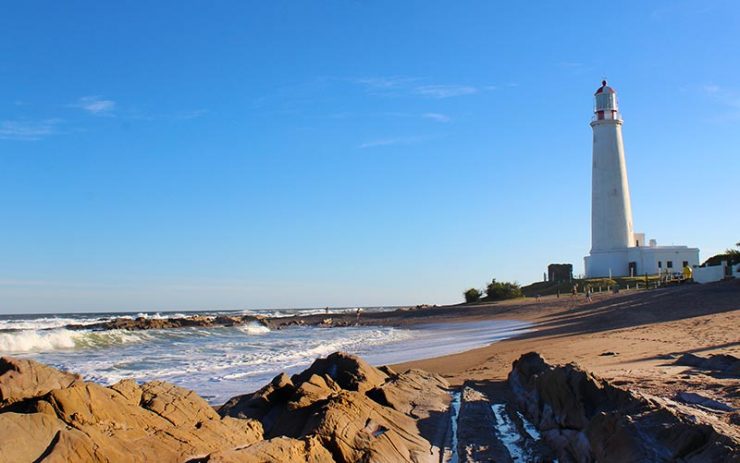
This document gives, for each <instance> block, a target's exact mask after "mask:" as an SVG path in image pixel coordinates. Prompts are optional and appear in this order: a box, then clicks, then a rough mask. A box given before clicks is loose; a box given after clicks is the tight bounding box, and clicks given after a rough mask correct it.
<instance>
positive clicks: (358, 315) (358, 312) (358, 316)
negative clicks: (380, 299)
mask: <svg viewBox="0 0 740 463" xmlns="http://www.w3.org/2000/svg"><path fill="white" fill-rule="evenodd" d="M361 313H362V307H358V308H357V322H356V323H357V324H358V325H359V324H360V314H361Z"/></svg>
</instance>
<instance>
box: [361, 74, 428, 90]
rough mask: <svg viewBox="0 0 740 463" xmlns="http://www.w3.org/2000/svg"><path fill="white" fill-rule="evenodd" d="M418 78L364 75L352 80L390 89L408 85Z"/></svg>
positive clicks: (376, 87) (374, 87)
mask: <svg viewBox="0 0 740 463" xmlns="http://www.w3.org/2000/svg"><path fill="white" fill-rule="evenodd" d="M416 80H417V79H415V78H413V77H362V78H359V79H353V80H352V81H353V82H354V83H356V84H360V85H363V86H365V87H368V88H371V89H375V90H390V89H394V88H399V87H404V86H407V85H408V84H410V83H412V82H414V81H416Z"/></svg>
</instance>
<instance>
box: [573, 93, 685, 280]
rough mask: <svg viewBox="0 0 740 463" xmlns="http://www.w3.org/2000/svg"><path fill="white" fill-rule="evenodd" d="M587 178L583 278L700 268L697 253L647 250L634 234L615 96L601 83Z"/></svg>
mask: <svg viewBox="0 0 740 463" xmlns="http://www.w3.org/2000/svg"><path fill="white" fill-rule="evenodd" d="M594 96H595V105H594V117H593V120H592V121H591V128H592V129H593V171H592V178H591V253H590V255H589V256H586V258H585V264H586V276H587V277H588V278H593V277H606V276H609V277H611V276H631V275H632V276H636V275H641V274H644V273H649V274H655V273H677V272H680V271H681V269H682V268H683V266H686V265H689V266H694V265H698V264H699V250H698V249H697V248H688V247H686V246H657V243H656V242H655V240H650V245H649V246H647V247H646V246H645V242H644V241H645V235H644V234H641V233H640V234H635V232H634V229H633V226H632V204H631V201H630V189H629V183H628V182H627V165H626V163H625V159H624V142H623V141H622V117H621V115H620V113H619V105H618V104H617V92H615V91H614V89H613V88H611V87H609V86H608V85H607V84H606V81H605V80H604V81H602V82H601V87H599V88H598V89H597V90H596V93H595V95H594Z"/></svg>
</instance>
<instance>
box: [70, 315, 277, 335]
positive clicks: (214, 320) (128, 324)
mask: <svg viewBox="0 0 740 463" xmlns="http://www.w3.org/2000/svg"><path fill="white" fill-rule="evenodd" d="M264 320H265V319H264V318H263V317H254V316H251V315H238V316H236V315H235V316H218V317H207V316H203V315H193V316H190V317H174V318H146V317H138V318H134V319H131V318H116V319H113V320H109V321H105V322H99V323H92V324H87V325H79V324H71V325H66V326H65V328H66V329H69V330H128V331H137V330H164V329H171V328H192V327H203V328H213V327H220V326H239V325H246V324H247V323H259V324H261V325H263V326H266V325H265V321H264Z"/></svg>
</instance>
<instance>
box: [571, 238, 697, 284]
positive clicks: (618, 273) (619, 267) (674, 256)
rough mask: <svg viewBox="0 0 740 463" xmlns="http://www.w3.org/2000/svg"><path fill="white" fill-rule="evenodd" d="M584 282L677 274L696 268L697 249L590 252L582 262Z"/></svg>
mask: <svg viewBox="0 0 740 463" xmlns="http://www.w3.org/2000/svg"><path fill="white" fill-rule="evenodd" d="M584 261H585V267H586V277H587V278H599V277H623V276H638V275H644V274H648V275H655V274H661V273H662V274H666V273H667V274H671V273H680V272H681V270H682V269H683V267H685V266H687V265H688V266H689V267H694V266H698V265H699V249H698V248H690V247H688V246H657V245H656V244H655V241H651V243H650V246H632V247H627V248H621V249H610V250H607V251H591V254H590V255H588V256H586V257H585V258H584Z"/></svg>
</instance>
